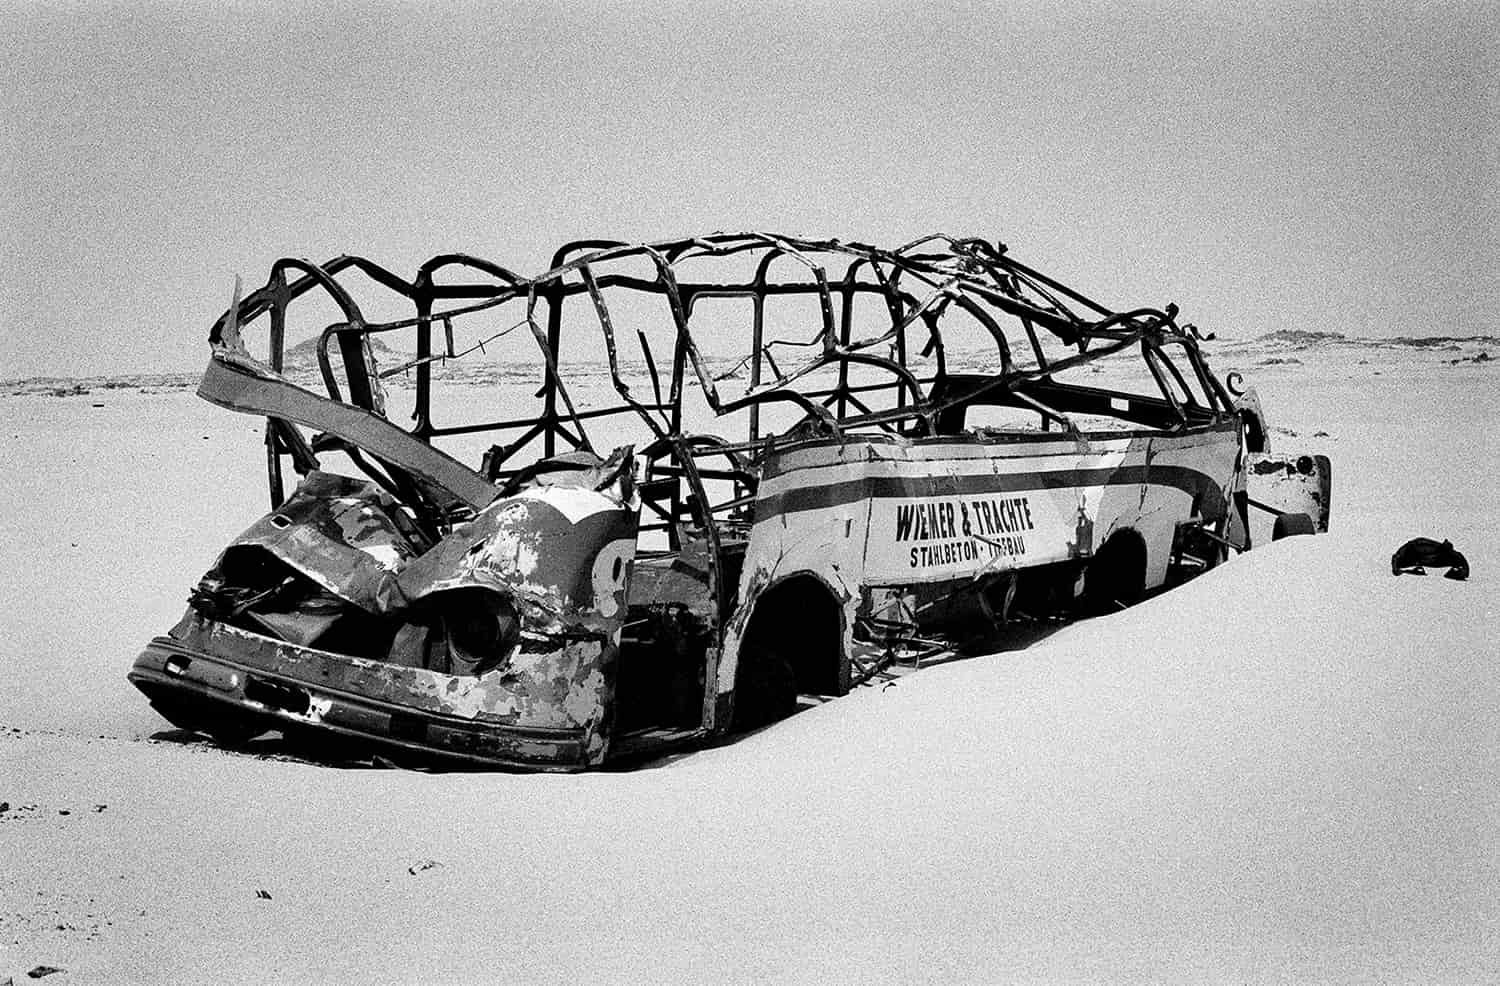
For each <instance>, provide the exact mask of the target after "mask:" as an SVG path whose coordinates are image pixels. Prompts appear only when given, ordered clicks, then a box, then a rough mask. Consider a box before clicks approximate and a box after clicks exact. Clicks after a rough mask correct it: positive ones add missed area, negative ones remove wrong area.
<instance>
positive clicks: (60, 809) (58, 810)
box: [57, 808, 73, 815]
mask: <svg viewBox="0 0 1500 986" xmlns="http://www.w3.org/2000/svg"><path fill="white" fill-rule="evenodd" d="M57 813H58V814H59V815H71V814H73V813H72V812H71V811H69V810H68V809H66V808H59V809H57Z"/></svg>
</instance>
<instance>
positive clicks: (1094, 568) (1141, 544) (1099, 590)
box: [1083, 527, 1146, 612]
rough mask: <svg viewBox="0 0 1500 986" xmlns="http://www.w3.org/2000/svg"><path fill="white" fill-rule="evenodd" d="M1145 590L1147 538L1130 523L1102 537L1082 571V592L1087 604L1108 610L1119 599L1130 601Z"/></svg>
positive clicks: (1122, 601) (1090, 606)
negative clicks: (1103, 538)
mask: <svg viewBox="0 0 1500 986" xmlns="http://www.w3.org/2000/svg"><path fill="white" fill-rule="evenodd" d="M1145 591H1146V539H1145V538H1144V537H1142V536H1141V532H1140V531H1137V530H1136V529H1135V528H1133V527H1126V528H1122V529H1121V530H1118V531H1115V532H1114V533H1113V534H1111V535H1110V536H1109V537H1108V538H1106V539H1105V541H1104V544H1102V545H1100V547H1099V550H1098V551H1096V552H1094V557H1093V558H1092V559H1091V560H1090V561H1089V564H1088V568H1087V569H1085V570H1084V573H1083V595H1084V600H1085V603H1086V604H1087V606H1088V608H1090V609H1094V610H1099V611H1101V612H1107V611H1109V610H1112V609H1114V608H1115V605H1116V604H1118V603H1132V602H1135V601H1136V600H1137V599H1140V598H1141V596H1142V595H1143V594H1144V593H1145Z"/></svg>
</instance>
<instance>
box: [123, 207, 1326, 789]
mask: <svg viewBox="0 0 1500 986" xmlns="http://www.w3.org/2000/svg"><path fill="white" fill-rule="evenodd" d="M356 295H358V296H359V298H358V300H356ZM299 327H303V328H306V329H307V330H309V334H308V337H307V340H306V342H304V343H303V344H302V345H300V346H293V345H289V340H291V339H292V338H294V337H295V335H296V334H297V332H298V331H299ZM1199 340H1200V336H1199V334H1198V332H1197V331H1196V330H1195V329H1193V327H1192V326H1188V325H1179V324H1178V323H1177V321H1176V309H1175V308H1174V307H1173V306H1171V305H1168V306H1166V307H1165V308H1164V309H1160V310H1158V309H1154V308H1136V309H1131V310H1126V311H1118V312H1117V311H1112V310H1109V309H1106V308H1105V307H1103V306H1101V305H1099V304H1097V303H1095V302H1094V301H1091V300H1089V299H1088V298H1086V297H1084V296H1083V295H1081V294H1079V293H1078V292H1076V291H1074V290H1071V289H1069V288H1067V287H1064V286H1063V285H1061V284H1059V283H1058V282H1056V281H1054V280H1052V279H1051V278H1048V277H1046V276H1044V275H1042V274H1040V273H1038V272H1037V271H1035V270H1032V269H1031V268H1029V267H1027V266H1024V265H1022V264H1020V263H1018V262H1016V261H1015V260H1013V259H1011V257H1010V256H1009V255H1008V254H1007V252H1006V250H1005V248H1004V247H1003V246H999V245H995V244H990V243H987V242H984V241H981V240H975V239H954V238H951V237H947V236H941V235H939V236H930V237H927V238H924V239H921V240H918V241H916V242H914V243H911V244H908V245H907V246H904V247H901V248H899V249H895V250H883V249H877V248H874V247H870V246H864V245H860V244H854V243H843V242H839V241H836V240H825V241H813V240H807V239H800V238H794V237H787V236H777V235H770V234H761V233H746V234H724V233H716V234H713V235H709V236H703V237H697V238H692V239H682V240H674V241H668V242H659V243H652V244H636V245H631V244H623V243H612V242H603V241H588V242H582V243H574V244H570V245H568V246H565V247H564V248H562V249H561V250H560V251H558V253H557V254H556V255H555V256H554V258H553V263H552V266H551V269H550V270H548V271H547V272H546V273H544V274H541V275H540V276H536V277H521V276H518V275H516V274H513V273H511V272H510V271H508V270H506V269H505V268H503V267H500V266H497V265H495V264H492V263H489V262H486V261H483V260H479V259H476V258H473V257H468V256H460V255H449V256H440V257H437V258H435V259H433V260H431V261H429V262H428V263H426V264H424V265H423V266H422V267H421V268H420V269H419V270H418V271H417V273H416V277H415V279H414V280H411V281H407V280H405V279H403V278H402V277H399V276H397V275H396V274H393V273H391V272H390V271H388V270H386V269H384V268H382V267H379V266H377V265H375V264H373V263H371V262H369V261H367V260H364V259H361V258H357V257H341V258H338V259H336V260H333V261H331V262H329V263H326V264H323V265H321V266H318V265H314V264H311V263H307V262H304V261H298V260H282V261H279V262H278V263H277V264H275V266H274V267H273V268H272V271H271V275H270V278H269V280H268V281H267V283H266V285H265V286H264V287H262V288H261V289H259V290H258V291H256V292H254V293H252V294H251V295H249V296H248V297H247V298H245V299H244V300H243V301H240V300H239V299H238V297H236V300H235V303H234V304H233V305H231V307H230V309H229V310H228V311H227V312H226V313H225V314H224V315H223V316H222V317H221V318H220V319H219V320H218V321H217V322H216V323H215V325H214V326H213V328H212V331H211V334H210V343H211V357H210V361H209V365H208V369H207V371H206V373H205V374H204V377H203V381H202V384H201V386H200V388H199V394H200V395H201V396H202V397H204V398H206V399H207V400H209V401H212V402H213V403H215V404H219V405H222V406H224V407H226V408H229V409H232V410H235V411H239V412H243V413H248V414H253V415H259V416H263V417H265V419H266V431H265V442H266V460H267V465H268V472H269V482H270V500H271V504H270V506H271V510H270V512H269V513H267V514H266V515H265V516H264V517H262V518H261V519H260V520H259V521H257V522H256V523H254V524H253V525H252V526H251V527H250V528H249V529H248V530H246V531H245V533H244V534H242V535H241V536H240V537H238V538H237V539H235V541H234V542H233V543H231V544H230V545H229V546H228V547H227V548H225V549H224V551H223V552H222V554H221V555H220V556H219V558H218V560H217V561H216V562H215V564H214V566H213V568H212V569H211V570H210V571H209V572H208V573H207V574H206V575H205V576H204V577H203V579H202V580H201V581H200V582H199V584H198V585H197V586H196V587H195V588H194V589H193V590H192V593H191V595H190V598H189V607H188V610H187V612H186V614H185V615H184V616H183V618H182V619H181V621H180V622H179V623H178V624H177V625H176V626H175V627H173V628H172V629H171V630H170V631H169V632H168V634H167V635H165V636H162V637H158V638H156V639H155V640H153V641H152V642H151V643H150V645H149V646H148V647H147V648H146V650H145V652H144V653H142V654H141V655H140V657H139V658H138V659H137V660H136V662H135V665H134V667H133V669H132V670H131V672H130V680H131V681H132V682H134V683H135V684H136V685H137V686H138V687H139V688H140V689H141V690H142V691H143V692H144V693H145V694H146V695H147V696H148V698H149V699H150V701H151V703H152V705H153V706H155V708H156V709H158V710H159V711H160V712H161V714H162V715H164V716H165V717H166V718H167V719H169V720H170V721H171V722H173V723H174V724H176V725H178V726H180V727H183V728H186V729H191V730H195V731H200V732H204V733H207V734H209V735H211V736H213V737H215V738H216V739H219V740H221V741H224V742H230V743H233V742H238V741H243V740H246V739H248V738H251V737H253V736H256V735H259V734H261V733H264V732H267V731H270V730H280V731H281V732H283V733H284V734H286V735H287V736H288V737H303V738H308V739H312V740H314V741H315V742H318V743H320V744H326V745H329V746H339V745H345V746H349V747H351V748H353V749H357V750H365V751H374V752H383V753H384V754H386V755H388V756H393V757H396V758H401V757H403V756H405V757H407V758H420V759H423V760H426V761H430V762H437V763H442V764H446V765H449V766H464V765H469V766H478V767H499V768H515V769H545V770H578V769H584V768H588V767H593V766H598V765H600V764H602V763H605V762H606V761H609V760H614V759H618V758H624V757H629V756H639V755H642V754H645V753H650V752H655V751H660V750H666V749H669V748H673V747H676V746H680V745H683V744H687V743H693V742H702V741H704V740H705V739H707V738H709V737H712V736H716V735H721V734H724V733H726V732H729V731H732V730H741V729H745V728H749V727H753V726H757V725H761V724H764V723H767V722H771V721H773V720H775V719H777V718H779V717H782V716H785V715H787V714H789V713H790V712H792V711H793V710H794V709H795V707H796V703H797V701H798V696H799V695H838V694H842V693H844V692H845V691H847V690H848V689H850V688H851V687H853V686H854V685H856V684H858V683H860V682H861V681H864V680H868V679H869V678H870V677H871V676H872V675H874V674H876V673H879V672H880V671H882V670H883V669H886V668H888V667H889V666H891V665H892V663H893V662H903V663H905V664H918V663H921V662H922V661H924V660H928V659H934V658H935V657H937V656H938V655H940V654H943V653H951V652H952V651H953V650H954V649H956V648H960V647H964V646H966V645H973V642H975V641H990V642H993V640H994V639H995V636H996V633H997V631H998V632H1000V633H1003V631H1004V629H1005V628H1006V627H1008V626H1010V625H1012V624H1013V623H1015V622H1016V621H1019V620H1023V619H1027V618H1035V617H1039V616H1044V615H1055V614H1068V613H1086V612H1097V611H1100V610H1103V609H1108V608H1111V607H1114V606H1116V605H1119V604H1123V603H1128V602H1130V601H1131V600H1134V599H1137V598H1139V597H1140V596H1141V595H1143V594H1145V593H1148V592H1151V591H1153V590H1157V589H1159V588H1161V587H1163V586H1167V585H1170V584H1172V583H1173V582H1174V581H1178V580H1181V579H1183V578H1186V577H1189V576H1191V575H1193V574H1195V573H1197V572H1201V571H1203V570H1204V569H1207V568H1209V567H1212V566H1213V565H1215V564H1217V563H1218V562H1220V561H1221V560H1223V559H1224V558H1225V557H1226V556H1227V555H1228V554H1229V553H1230V552H1232V551H1239V550H1244V549H1246V548H1248V547H1249V546H1250V543H1251V536H1252V531H1253V530H1254V529H1255V527H1256V524H1254V523H1252V517H1256V516H1258V515H1257V514H1256V513H1255V512H1254V510H1255V508H1256V507H1259V508H1261V511H1262V512H1264V513H1266V514H1267V515H1268V516H1271V517H1274V520H1275V525H1274V535H1275V536H1280V535H1282V534H1285V533H1305V532H1311V531H1313V530H1324V529H1326V528H1327V524H1328V494H1329V481H1328V476H1329V466H1328V462H1327V460H1326V459H1325V458H1322V457H1312V456H1273V455H1271V454H1270V453H1269V452H1268V451H1267V449H1266V435H1267V428H1266V425H1265V422H1264V420H1263V418H1262V416H1261V411H1260V408H1259V405H1258V403H1257V402H1256V401H1255V399H1254V394H1253V392H1252V391H1243V392H1241V391H1240V390H1239V388H1238V386H1237V385H1236V386H1234V387H1233V388H1230V387H1229V386H1228V385H1226V383H1224V382H1221V381H1219V380H1218V379H1216V378H1215V377H1214V376H1213V375H1212V374H1211V373H1210V371H1209V368H1208V366H1207V365H1206V363H1205V361H1204V357H1203V355H1202V353H1201V352H1200V349H1199V346H1198V343H1199ZM252 347H256V349H255V354H254V355H252ZM304 354H305V355H307V356H308V361H303V360H301V359H300V357H301V356H303V355H304ZM313 360H315V364H316V365H315V368H314V367H313V366H312V365H311V361H313ZM476 383H487V384H490V385H491V386H485V387H480V386H476ZM1229 383H1230V384H1234V383H1235V381H1234V380H1233V379H1231V380H1230V381H1229ZM320 391H321V392H320ZM497 394H498V395H499V397H498V399H497V398H496V395H497ZM492 400H493V401H496V402H497V403H498V404H500V405H508V406H491V405H489V404H487V403H485V402H486V401H492ZM519 400H524V401H525V402H526V406H525V409H524V411H522V412H518V411H517V410H516V408H515V406H514V405H515V402H516V401H519ZM398 404H400V405H403V406H402V408H401V412H400V414H398V413H397V412H396V411H394V410H393V409H394V408H395V407H396V406H397V405H398ZM407 410H409V412H410V418H409V421H410V426H409V427H406V426H403V425H399V424H397V423H396V419H397V418H398V417H400V416H401V415H404V413H405V412H406V411H407ZM288 467H290V471H292V472H294V473H295V474H296V476H297V477H298V481H297V482H296V484H295V486H294V487H292V488H291V489H288V486H289V485H290V484H289V479H290V478H291V477H289V476H288V475H287V474H288V472H289V469H288ZM1262 526H1264V525H1262ZM1261 536H1263V533H1257V534H1256V537H1257V538H1259V537H1261Z"/></svg>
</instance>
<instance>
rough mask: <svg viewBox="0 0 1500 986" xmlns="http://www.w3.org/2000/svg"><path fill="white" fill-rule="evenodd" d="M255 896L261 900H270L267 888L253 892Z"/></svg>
mask: <svg viewBox="0 0 1500 986" xmlns="http://www.w3.org/2000/svg"><path fill="white" fill-rule="evenodd" d="M255 896H256V897H258V898H260V899H261V900H270V899H271V893H270V891H268V890H257V891H256V892H255Z"/></svg>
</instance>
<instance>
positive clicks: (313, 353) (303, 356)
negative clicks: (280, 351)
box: [285, 335, 403, 365]
mask: <svg viewBox="0 0 1500 986" xmlns="http://www.w3.org/2000/svg"><path fill="white" fill-rule="evenodd" d="M369 339H370V349H371V350H373V351H374V353H375V358H376V359H377V360H384V359H385V358H386V357H388V356H389V357H394V358H396V359H400V358H401V357H402V356H403V354H402V353H399V352H397V351H396V350H394V349H392V348H391V347H390V346H387V345H386V344H385V343H384V342H382V341H381V339H380V337H379V336H374V335H372V336H370V337H369ZM333 346H334V343H333V342H331V341H330V342H329V347H330V352H333V351H336V350H334V349H333ZM285 360H286V362H288V363H299V364H301V363H305V364H308V365H313V364H316V363H317V362H318V340H317V337H314V338H312V339H307V340H305V341H303V342H299V343H297V345H295V346H293V347H292V348H291V349H288V350H287V351H286V357H285Z"/></svg>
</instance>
